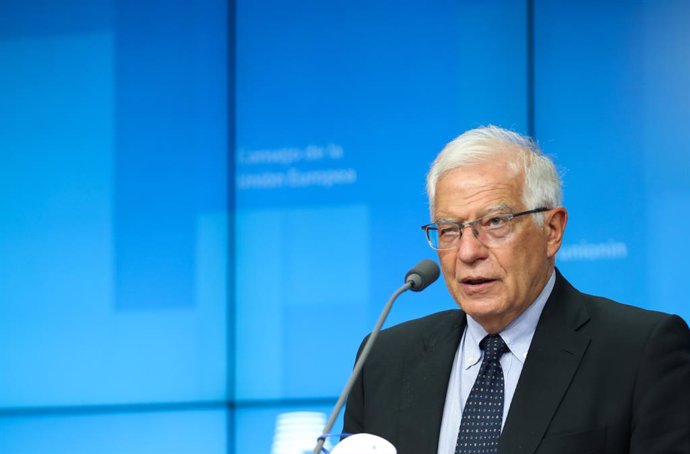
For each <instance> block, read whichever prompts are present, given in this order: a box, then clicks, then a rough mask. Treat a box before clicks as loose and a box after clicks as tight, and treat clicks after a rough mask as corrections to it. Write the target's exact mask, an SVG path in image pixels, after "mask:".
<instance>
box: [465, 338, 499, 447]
mask: <svg viewBox="0 0 690 454" xmlns="http://www.w3.org/2000/svg"><path fill="white" fill-rule="evenodd" d="M479 347H480V348H481V349H482V350H483V351H484V359H483V360H482V364H481V366H479V375H477V380H476V381H475V382H474V386H472V391H470V396H469V397H468V398H467V402H466V403H465V409H464V410H463V412H462V421H461V422H460V431H459V432H458V442H457V445H455V454H496V450H497V449H498V437H499V436H500V435H501V422H502V421H503V369H501V363H500V362H499V360H500V359H501V356H503V354H504V353H506V352H508V351H509V350H508V347H507V346H506V344H505V342H503V339H501V336H499V335H498V334H490V335H488V336H486V337H485V338H484V339H482V341H481V342H480V343H479Z"/></svg>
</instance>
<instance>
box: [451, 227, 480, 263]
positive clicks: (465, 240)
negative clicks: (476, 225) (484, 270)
mask: <svg viewBox="0 0 690 454" xmlns="http://www.w3.org/2000/svg"><path fill="white" fill-rule="evenodd" d="M456 247H457V254H458V260H460V261H462V262H464V263H472V262H474V261H476V260H480V259H483V258H486V255H487V252H488V249H487V247H486V246H484V245H483V244H482V242H481V241H479V239H478V238H477V235H476V234H475V230H474V229H473V228H472V227H471V226H465V228H463V229H462V235H460V238H458V244H457V246H456Z"/></svg>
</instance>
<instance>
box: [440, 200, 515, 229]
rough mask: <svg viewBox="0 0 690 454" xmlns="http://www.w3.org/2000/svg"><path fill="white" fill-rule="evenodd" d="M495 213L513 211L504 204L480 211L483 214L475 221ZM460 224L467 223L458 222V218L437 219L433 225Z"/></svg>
mask: <svg viewBox="0 0 690 454" xmlns="http://www.w3.org/2000/svg"><path fill="white" fill-rule="evenodd" d="M497 211H513V207H511V206H510V205H508V204H505V203H501V204H498V205H494V206H490V207H488V208H484V210H482V213H484V214H482V215H481V216H479V217H477V218H475V219H479V218H483V217H484V216H486V215H487V214H491V213H495V212H497ZM470 220H472V219H470ZM462 222H467V221H460V220H459V219H458V218H439V219H436V220H435V221H434V223H435V224H459V223H462Z"/></svg>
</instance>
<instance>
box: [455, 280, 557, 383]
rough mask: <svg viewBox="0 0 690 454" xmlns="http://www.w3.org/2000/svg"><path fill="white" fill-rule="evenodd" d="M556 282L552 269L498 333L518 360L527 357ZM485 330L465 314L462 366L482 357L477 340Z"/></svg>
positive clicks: (479, 340) (480, 338) (483, 335)
mask: <svg viewBox="0 0 690 454" xmlns="http://www.w3.org/2000/svg"><path fill="white" fill-rule="evenodd" d="M555 283H556V273H555V272H554V271H553V270H552V271H551V276H550V277H549V279H548V281H546V285H545V286H544V288H543V289H542V291H541V293H539V296H537V299H536V300H534V302H533V303H532V304H530V305H529V306H528V307H527V309H525V311H524V312H523V313H522V314H520V315H519V316H518V318H516V319H515V320H513V321H512V322H510V323H509V324H508V326H506V327H505V328H504V329H503V331H501V332H500V333H499V334H500V335H501V338H503V341H504V342H505V343H506V345H507V346H508V348H509V349H510V352H511V353H512V354H513V355H514V356H515V357H516V358H517V359H518V361H520V362H521V363H524V362H525V359H527V351H528V350H529V346H530V344H531V343H532V337H534V331H535V330H536V329H537V323H538V322H539V317H540V316H541V312H542V310H543V309H544V306H545V305H546V301H547V300H548V299H549V296H550V295H551V291H552V290H553V287H554V285H555ZM487 334H488V333H487V332H486V330H485V329H484V328H483V327H482V325H480V324H479V323H478V322H477V321H476V320H474V319H473V318H472V317H471V316H469V315H468V316H467V330H466V332H465V351H464V361H463V365H462V367H463V368H464V369H467V368H469V367H472V366H474V365H475V364H477V363H478V362H479V360H480V359H481V357H482V351H481V349H480V348H479V342H481V340H482V339H484V337H485V336H486V335H487Z"/></svg>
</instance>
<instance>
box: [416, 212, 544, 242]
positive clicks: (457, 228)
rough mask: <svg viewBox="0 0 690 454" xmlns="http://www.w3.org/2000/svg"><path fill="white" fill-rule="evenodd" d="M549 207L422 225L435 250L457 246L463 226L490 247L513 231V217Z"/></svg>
mask: <svg viewBox="0 0 690 454" xmlns="http://www.w3.org/2000/svg"><path fill="white" fill-rule="evenodd" d="M550 209H551V208H546V207H541V208H535V209H534V210H528V211H521V212H520V213H514V214H513V213H489V214H487V215H485V216H482V217H480V218H478V219H475V220H474V221H467V222H439V223H436V224H427V225H423V226H422V230H424V231H425V232H426V239H427V241H428V242H429V246H431V247H432V248H433V249H436V250H444V249H453V248H455V247H457V244H458V241H460V237H461V236H462V231H463V229H464V228H465V227H471V228H472V233H473V234H474V237H475V238H477V239H478V240H479V241H480V242H481V243H482V244H483V245H484V246H487V247H491V246H496V245H498V244H500V243H501V242H502V241H504V240H505V239H506V238H508V237H509V236H510V234H511V233H512V231H513V223H512V222H511V221H512V220H513V219H515V218H517V217H520V216H525V215H528V214H534V213H541V212H543V211H548V210H550Z"/></svg>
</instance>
